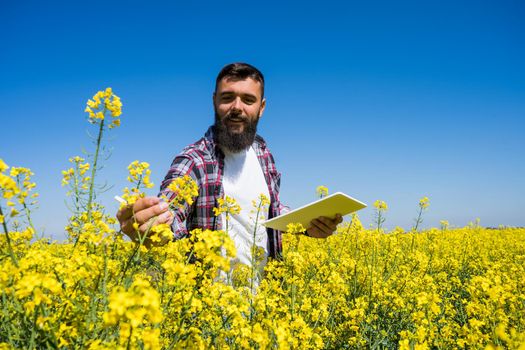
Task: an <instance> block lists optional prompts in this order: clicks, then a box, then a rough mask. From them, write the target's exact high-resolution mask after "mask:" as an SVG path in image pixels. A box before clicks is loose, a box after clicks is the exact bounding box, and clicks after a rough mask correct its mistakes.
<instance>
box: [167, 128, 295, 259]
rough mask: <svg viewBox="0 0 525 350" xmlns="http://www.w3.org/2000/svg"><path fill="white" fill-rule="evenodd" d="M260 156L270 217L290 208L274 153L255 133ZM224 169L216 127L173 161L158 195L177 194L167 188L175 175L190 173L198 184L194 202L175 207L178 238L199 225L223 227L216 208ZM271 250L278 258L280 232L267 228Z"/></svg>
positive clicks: (211, 228) (214, 227)
mask: <svg viewBox="0 0 525 350" xmlns="http://www.w3.org/2000/svg"><path fill="white" fill-rule="evenodd" d="M252 147H253V149H254V150H255V154H256V155H257V159H258V160H259V163H260V164H261V168H262V170H263V174H264V178H265V180H266V184H267V185H268V191H269V192H270V207H269V213H268V215H267V217H268V219H271V218H273V217H276V216H278V215H279V214H280V213H281V211H282V210H287V207H285V206H283V205H282V204H281V202H280V201H279V186H280V183H281V174H280V173H279V172H277V169H276V168H275V162H274V159H273V156H272V154H271V153H270V151H269V150H268V148H267V147H266V142H265V141H264V140H263V138H262V137H260V136H259V135H256V136H255V141H254V143H253V144H252ZM223 169H224V153H223V152H222V151H221V149H220V148H219V147H217V145H216V144H215V142H214V140H213V127H210V128H209V129H208V131H207V132H206V134H205V135H204V137H203V138H201V139H200V140H199V141H197V142H195V143H194V144H191V145H189V146H187V147H186V148H184V149H183V150H182V152H181V153H180V154H179V155H178V156H177V157H175V159H174V160H173V162H172V164H171V167H170V169H169V170H168V173H167V174H166V177H165V178H164V181H162V184H161V187H160V193H159V196H160V195H162V194H164V195H166V196H167V197H168V198H172V197H173V196H174V194H173V192H171V191H169V190H168V189H167V187H168V185H169V184H170V183H171V182H172V181H173V179H174V178H177V177H179V176H184V175H189V176H190V177H191V178H192V179H193V180H194V181H195V182H196V183H197V185H198V186H199V195H198V196H197V198H196V199H195V201H194V202H193V205H191V206H188V205H187V204H186V205H185V206H184V207H182V208H180V209H177V210H175V212H174V214H175V219H174V221H173V224H172V230H173V232H174V235H175V238H176V239H180V238H183V237H186V236H188V234H189V232H190V231H191V230H193V229H196V228H201V229H209V230H220V229H221V228H222V222H221V218H220V216H215V215H214V213H213V208H216V207H218V201H217V199H219V198H222V197H223V196H224V188H223V186H222V174H223ZM267 231H268V251H269V255H270V256H271V257H274V258H276V257H279V256H280V254H281V252H282V244H281V232H280V231H276V230H273V229H268V230H267Z"/></svg>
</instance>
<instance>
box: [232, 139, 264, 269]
mask: <svg viewBox="0 0 525 350" xmlns="http://www.w3.org/2000/svg"><path fill="white" fill-rule="evenodd" d="M224 155H225V157H224V172H223V181H222V184H223V187H224V194H225V195H226V196H229V197H232V198H234V199H235V201H236V202H237V204H238V205H239V206H240V207H241V212H240V213H239V214H236V215H230V217H229V221H228V227H226V215H225V214H222V215H223V216H222V223H223V230H226V229H227V230H228V234H229V235H230V237H231V238H232V240H233V241H234V243H235V248H236V249H237V259H236V261H238V262H240V263H242V264H246V265H248V266H250V267H251V266H252V253H251V252H252V247H253V245H254V244H255V245H256V246H257V247H258V249H262V250H263V251H264V254H262V259H261V260H260V261H258V262H256V266H254V267H256V268H257V269H258V270H259V272H260V273H262V270H263V269H264V265H265V264H266V261H267V258H268V235H267V233H266V228H265V227H264V226H262V225H261V224H260V223H261V222H262V221H264V220H265V219H266V216H267V215H268V207H266V208H263V209H262V210H261V211H260V213H259V219H258V225H257V229H255V220H256V217H257V212H256V210H257V209H256V208H254V206H253V201H255V202H256V204H259V198H260V195H261V194H263V195H265V196H266V197H267V198H270V193H269V191H268V185H267V184H266V181H265V179H264V174H263V171H262V168H261V165H260V163H259V160H258V159H257V155H256V154H255V151H254V149H253V148H252V147H250V148H249V149H247V150H246V151H242V152H239V153H231V152H228V151H225V152H224ZM236 261H234V263H235V262H236Z"/></svg>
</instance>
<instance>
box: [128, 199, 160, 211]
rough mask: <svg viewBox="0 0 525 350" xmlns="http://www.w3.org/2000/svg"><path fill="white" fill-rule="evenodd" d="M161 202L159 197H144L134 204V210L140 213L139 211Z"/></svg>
mask: <svg viewBox="0 0 525 350" xmlns="http://www.w3.org/2000/svg"><path fill="white" fill-rule="evenodd" d="M159 202H160V198H159V197H144V198H141V199H139V200H137V201H136V202H135V204H133V212H134V213H138V212H139V211H142V210H144V209H148V208H150V207H152V206H154V205H155V204H158V203H159Z"/></svg>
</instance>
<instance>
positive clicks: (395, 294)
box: [0, 97, 525, 349]
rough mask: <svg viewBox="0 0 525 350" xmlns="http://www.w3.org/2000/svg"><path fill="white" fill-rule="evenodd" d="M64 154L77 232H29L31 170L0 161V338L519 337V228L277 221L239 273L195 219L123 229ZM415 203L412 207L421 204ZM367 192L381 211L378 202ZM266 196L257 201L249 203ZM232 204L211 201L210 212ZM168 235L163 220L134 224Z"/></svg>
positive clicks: (332, 345) (371, 340) (480, 344)
mask: <svg viewBox="0 0 525 350" xmlns="http://www.w3.org/2000/svg"><path fill="white" fill-rule="evenodd" d="M102 100H103V97H99V102H98V103H100V104H101V103H102ZM96 102H97V101H96V99H94V100H93V103H94V104H96ZM94 106H95V105H93V108H95V107H94ZM72 163H73V167H72V169H73V171H72V172H69V170H66V174H64V177H65V180H66V182H67V183H66V185H67V186H72V187H70V190H71V191H72V192H71V193H70V197H71V199H72V203H73V207H72V210H73V211H74V215H73V217H72V218H71V219H70V222H69V224H68V232H70V233H74V234H75V235H76V236H75V237H77V238H78V239H76V240H74V241H72V240H70V241H67V242H50V241H49V239H36V240H33V237H34V235H35V233H36V232H35V230H34V227H33V226H32V224H31V221H30V219H29V218H30V213H31V210H32V207H31V205H30V204H31V203H30V202H29V200H28V198H31V197H32V196H33V194H32V192H31V191H32V190H33V189H34V188H35V186H34V183H33V182H32V181H31V179H30V177H31V175H32V173H31V171H30V170H29V169H27V168H9V166H7V165H6V164H5V163H4V162H3V161H2V160H0V215H1V221H0V230H1V231H2V232H1V234H0V300H1V307H0V349H10V348H16V349H19V348H20V349H25V348H27V349H34V348H38V349H41V348H42V349H45V348H55V349H69V348H78V349H124V348H127V349H136V348H140V349H171V348H188V349H210V348H221V349H223V348H231V349H253V348H256V349H274V348H279V349H322V348H329V349H362V348H385V349H456V348H469V349H470V348H472V349H523V348H524V347H525V279H524V278H523V276H525V229H523V228H507V227H502V228H499V229H486V228H483V227H481V226H480V225H479V222H477V223H476V224H472V225H469V226H467V227H464V228H452V227H451V226H450V225H449V223H448V222H445V221H443V222H441V229H435V228H431V229H426V230H421V231H418V230H417V229H415V230H410V231H407V232H405V231H404V230H403V229H401V228H398V229H395V230H394V231H392V232H385V231H384V230H383V229H381V228H380V227H378V228H371V229H365V228H364V227H363V225H362V224H361V223H360V221H359V218H358V216H357V214H354V215H352V220H351V222H350V223H347V224H343V225H341V226H340V227H339V228H338V230H337V232H336V233H335V234H334V235H333V236H331V237H329V238H327V239H326V240H320V239H314V238H309V237H305V236H302V235H297V234H295V233H296V232H302V231H303V230H304V228H303V227H300V226H299V225H290V227H289V231H290V232H288V233H285V234H284V235H283V254H282V256H281V257H280V258H279V259H274V260H270V261H269V262H268V263H267V264H266V267H265V269H264V275H263V276H262V277H263V278H261V279H260V281H259V284H258V285H254V284H253V282H252V281H253V280H254V270H253V267H252V268H250V267H249V266H246V265H242V264H240V266H231V262H232V259H233V258H234V257H235V254H236V252H235V247H234V244H233V242H232V240H231V239H230V238H229V235H228V234H227V233H226V232H225V231H210V230H195V231H193V232H191V233H190V237H189V238H187V239H182V240H178V241H172V240H169V239H168V242H167V243H166V244H165V245H162V246H155V245H153V246H150V247H146V246H145V245H144V244H143V243H144V241H140V242H139V244H137V243H134V242H130V241H128V240H126V239H124V238H123V237H122V235H121V234H120V233H119V232H118V231H117V230H116V229H115V219H114V218H113V217H112V216H110V215H107V214H106V213H105V208H104V207H103V206H102V205H101V204H100V203H98V202H97V201H95V200H93V201H92V202H90V203H89V205H88V202H89V201H88V199H86V198H85V196H84V194H86V195H87V194H89V190H86V189H85V188H82V184H83V183H85V182H86V181H83V180H82V179H83V178H84V177H86V176H88V175H87V172H88V170H90V169H91V170H92V169H93V168H90V167H89V165H86V164H87V163H86V162H85V161H84V160H83V159H81V158H76V159H75V158H74V159H73V160H72ZM141 164H142V165H143V164H144V163H139V162H137V163H135V166H133V167H131V169H130V179H131V180H132V182H133V181H134V182H133V184H134V187H133V188H135V189H137V192H136V194H137V195H139V196H141V195H143V194H142V189H144V188H145V186H144V181H142V180H139V179H141V178H142V179H143V178H144V175H145V174H147V175H148V176H149V175H150V174H149V172H146V170H147V167H146V166H142V165H141ZM81 165H82V166H81ZM13 169H15V170H13ZM9 170H11V171H9ZM131 170H132V171H131ZM148 181H149V180H148ZM88 182H89V181H88ZM75 183H76V185H75ZM176 186H177V189H182V190H180V191H179V196H180V197H179V198H178V199H177V203H178V205H188V201H189V200H190V199H191V200H193V196H195V194H194V192H193V190H192V188H193V186H194V184H192V183H191V181H190V180H189V179H182V180H179V182H177V183H176ZM75 189H77V190H78V191H75ZM95 194H96V192H95ZM78 196H80V199H79V197H78ZM93 198H96V196H93ZM425 198H426V197H424V198H423V199H425ZM423 199H422V201H421V202H420V203H419V208H420V210H423V209H427V208H428V203H429V201H428V199H426V200H423ZM185 201H186V202H185ZM77 202H78V203H80V204H79V205H78V207H75V206H74V203H77ZM376 203H377V205H375V208H376V213H380V214H384V213H385V211H386V210H387V206H386V203H384V202H381V201H378V202H376ZM267 204H268V199H267V198H263V197H261V198H260V200H259V203H254V207H255V208H266V206H267ZM24 205H26V206H25V207H24ZM9 208H15V209H16V210H17V211H18V214H16V215H14V216H12V215H11V212H12V210H11V209H9ZM75 208H76V209H75ZM239 210H240V208H239V206H238V205H237V204H236V203H235V201H234V200H233V199H231V198H227V197H225V198H223V199H221V201H219V203H218V208H217V209H216V214H217V215H220V214H222V213H225V214H229V215H233V214H235V213H237V212H238V211H239ZM263 210H266V209H263ZM420 212H421V211H420ZM383 222H384V216H382V217H381V224H382V223H383ZM170 232H171V231H169V227H168V226H167V225H165V224H163V225H156V226H152V227H151V229H150V230H149V232H148V234H149V235H151V236H152V237H155V236H157V237H158V238H159V239H162V238H163V237H164V235H168V236H169V235H170ZM164 238H165V237H164ZM253 255H254V256H255V258H254V259H255V260H257V252H255V251H254V252H253ZM225 274H229V276H230V278H224V275H225Z"/></svg>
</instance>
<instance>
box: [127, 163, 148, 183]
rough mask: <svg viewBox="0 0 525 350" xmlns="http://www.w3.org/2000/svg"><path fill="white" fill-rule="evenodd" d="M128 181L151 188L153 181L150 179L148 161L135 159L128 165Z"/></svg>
mask: <svg viewBox="0 0 525 350" xmlns="http://www.w3.org/2000/svg"><path fill="white" fill-rule="evenodd" d="M128 171H129V176H128V181H129V182H131V183H133V184H136V185H137V186H138V187H140V186H142V187H146V188H152V187H153V182H151V181H150V175H151V170H150V169H149V163H147V162H139V161H138V160H135V161H133V162H131V164H130V165H128Z"/></svg>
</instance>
